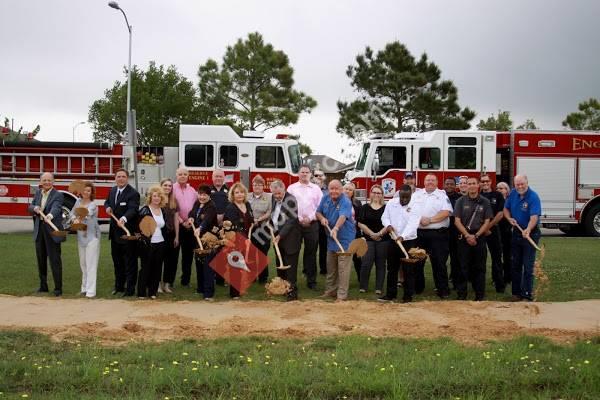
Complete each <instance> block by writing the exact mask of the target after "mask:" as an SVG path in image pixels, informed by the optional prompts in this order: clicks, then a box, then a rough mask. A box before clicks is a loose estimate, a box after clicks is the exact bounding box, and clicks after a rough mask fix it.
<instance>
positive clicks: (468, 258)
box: [455, 238, 487, 300]
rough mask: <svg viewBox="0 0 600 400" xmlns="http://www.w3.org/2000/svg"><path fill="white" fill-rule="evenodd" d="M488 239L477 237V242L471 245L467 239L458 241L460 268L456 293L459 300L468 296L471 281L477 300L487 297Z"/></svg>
mask: <svg viewBox="0 0 600 400" xmlns="http://www.w3.org/2000/svg"><path fill="white" fill-rule="evenodd" d="M485 246H486V240H485V239H484V238H479V239H477V244H476V245H475V246H471V245H470V244H468V243H467V241H466V240H465V239H462V240H460V241H459V242H458V254H459V256H460V270H459V273H458V274H457V277H456V278H457V279H456V283H455V287H456V293H457V295H458V298H459V300H465V299H466V298H467V284H468V282H469V281H471V284H472V285H473V291H475V300H483V298H484V297H485V263H486V260H487V251H486V248H485Z"/></svg>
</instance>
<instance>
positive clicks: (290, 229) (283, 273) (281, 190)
mask: <svg viewBox="0 0 600 400" xmlns="http://www.w3.org/2000/svg"><path fill="white" fill-rule="evenodd" d="M271 193H273V196H272V200H271V201H272V208H271V210H272V212H271V222H272V223H273V226H274V231H275V232H274V233H275V239H273V243H274V244H275V243H277V244H278V246H279V250H280V251H281V258H282V261H283V264H284V265H290V266H291V268H290V269H287V270H277V276H279V277H280V278H282V279H285V280H287V281H288V282H289V283H290V285H291V288H290V292H289V293H288V295H287V300H288V301H292V300H298V285H297V280H298V257H299V255H300V243H301V241H302V233H301V230H300V223H299V222H298V202H297V201H296V198H295V197H294V196H293V195H292V194H291V193H288V192H286V190H285V185H284V183H283V182H282V181H280V180H278V179H277V180H275V181H273V182H272V183H271Z"/></svg>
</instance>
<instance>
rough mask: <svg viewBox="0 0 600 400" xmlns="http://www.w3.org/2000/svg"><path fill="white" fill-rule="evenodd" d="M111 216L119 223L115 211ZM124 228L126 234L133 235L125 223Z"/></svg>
mask: <svg viewBox="0 0 600 400" xmlns="http://www.w3.org/2000/svg"><path fill="white" fill-rule="evenodd" d="M110 216H111V217H112V219H114V220H115V222H116V223H117V224H118V223H119V219H117V217H115V214H113V213H110ZM123 230H124V231H125V234H126V235H127V236H131V232H129V229H127V228H126V227H125V225H123Z"/></svg>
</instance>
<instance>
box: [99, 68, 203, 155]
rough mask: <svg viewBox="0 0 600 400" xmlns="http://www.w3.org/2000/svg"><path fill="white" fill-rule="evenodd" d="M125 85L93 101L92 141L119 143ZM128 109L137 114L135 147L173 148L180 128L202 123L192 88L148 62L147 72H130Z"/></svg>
mask: <svg viewBox="0 0 600 400" xmlns="http://www.w3.org/2000/svg"><path fill="white" fill-rule="evenodd" d="M126 104H127V82H124V83H122V82H119V81H117V82H115V84H114V85H113V87H112V88H110V89H107V90H106V91H105V92H104V98H103V99H100V100H96V101H94V103H93V104H92V106H91V107H90V111H89V115H88V120H89V123H90V124H91V126H92V128H93V130H94V140H95V141H109V142H121V140H122V137H121V135H122V133H123V132H125V129H126V128H125V127H126V121H125V119H126V112H127V110H126ZM131 108H132V109H134V110H136V127H137V129H138V130H139V131H140V133H139V134H138V145H153V146H176V145H177V144H178V142H179V125H180V124H184V123H198V122H199V121H201V120H202V118H203V117H202V115H201V109H200V107H198V99H197V97H196V89H195V88H194V84H193V83H192V82H191V81H189V80H188V79H187V78H185V77H184V76H182V75H181V74H179V73H178V72H177V69H176V68H175V67H174V66H169V67H167V68H165V67H164V66H162V65H161V66H156V64H155V62H153V61H152V62H150V65H149V66H148V69H147V70H146V71H142V70H140V69H139V68H138V67H137V66H134V67H133V68H132V70H131Z"/></svg>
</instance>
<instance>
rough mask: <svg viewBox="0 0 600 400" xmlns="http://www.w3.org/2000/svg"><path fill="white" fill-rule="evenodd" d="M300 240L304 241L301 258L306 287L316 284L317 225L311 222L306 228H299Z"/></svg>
mask: <svg viewBox="0 0 600 400" xmlns="http://www.w3.org/2000/svg"><path fill="white" fill-rule="evenodd" d="M300 232H301V235H302V240H303V241H304V254H303V256H302V264H303V267H304V268H303V271H304V273H305V274H306V283H307V284H308V286H313V285H316V284H317V248H318V246H319V223H318V222H317V221H312V222H311V223H310V225H308V226H302V225H301V226H300Z"/></svg>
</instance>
